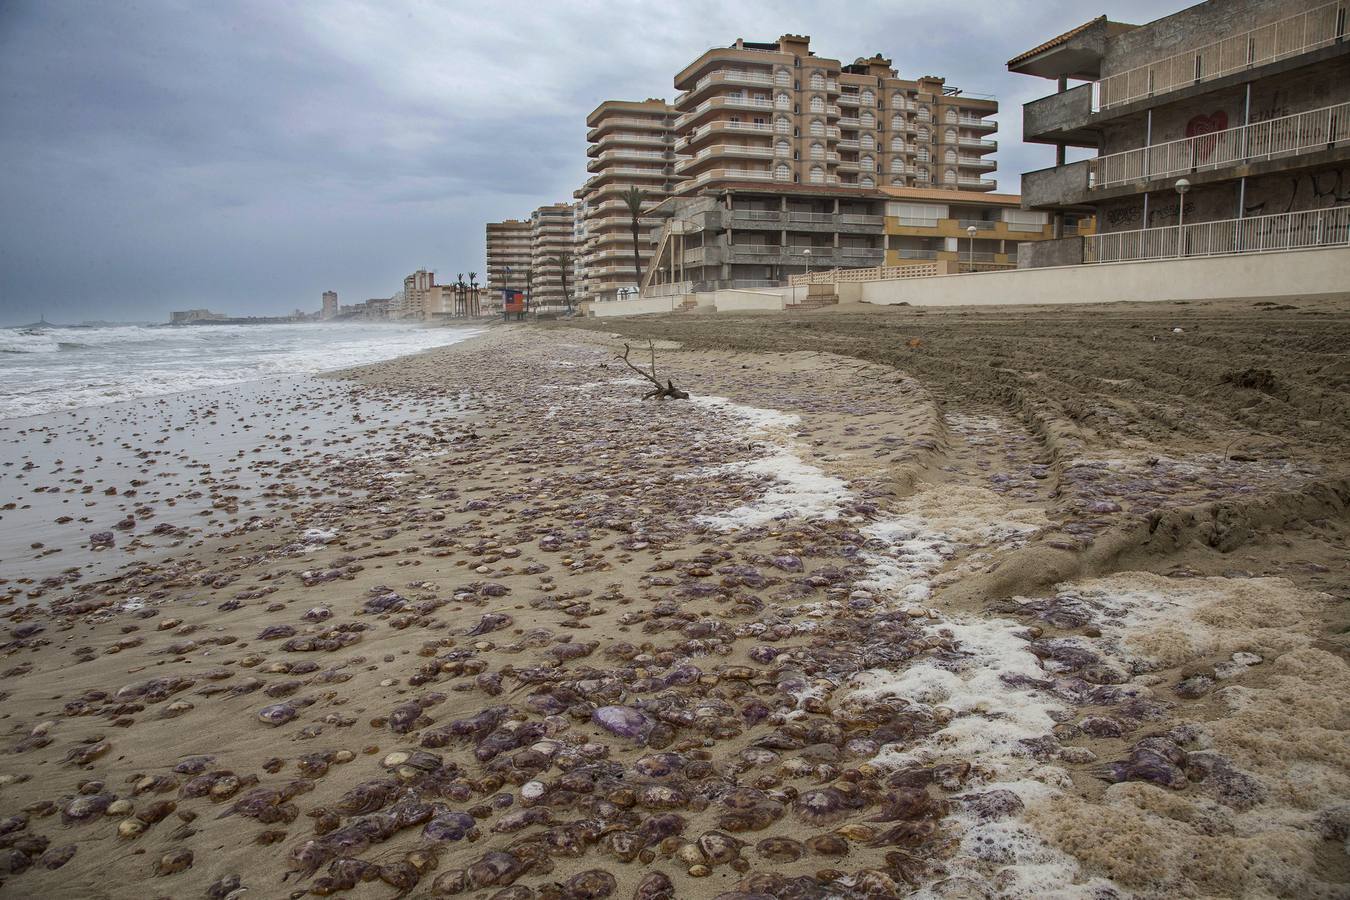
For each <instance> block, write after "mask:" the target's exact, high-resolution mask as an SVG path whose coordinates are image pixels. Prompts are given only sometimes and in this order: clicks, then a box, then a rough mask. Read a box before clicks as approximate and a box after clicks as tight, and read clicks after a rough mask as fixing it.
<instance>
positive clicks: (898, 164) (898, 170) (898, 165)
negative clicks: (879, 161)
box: [891, 156, 905, 175]
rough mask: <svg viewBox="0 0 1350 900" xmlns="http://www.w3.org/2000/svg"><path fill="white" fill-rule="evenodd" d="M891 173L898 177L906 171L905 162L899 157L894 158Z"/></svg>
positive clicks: (892, 158)
mask: <svg viewBox="0 0 1350 900" xmlns="http://www.w3.org/2000/svg"><path fill="white" fill-rule="evenodd" d="M891 171H892V172H893V173H895V174H896V175H903V174H904V171H905V161H904V160H903V159H901V158H900V157H898V156H892V157H891Z"/></svg>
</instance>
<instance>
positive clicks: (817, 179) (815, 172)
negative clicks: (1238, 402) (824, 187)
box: [811, 166, 825, 184]
mask: <svg viewBox="0 0 1350 900" xmlns="http://www.w3.org/2000/svg"><path fill="white" fill-rule="evenodd" d="M811 183H812V184H824V183H825V170H824V169H823V168H821V167H820V166H812V167H811Z"/></svg>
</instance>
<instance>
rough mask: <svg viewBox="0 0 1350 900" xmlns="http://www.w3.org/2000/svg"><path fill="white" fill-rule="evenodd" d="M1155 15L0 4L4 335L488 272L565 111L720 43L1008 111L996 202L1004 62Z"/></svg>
mask: <svg viewBox="0 0 1350 900" xmlns="http://www.w3.org/2000/svg"><path fill="white" fill-rule="evenodd" d="M1187 5H1189V4H1187V3H1184V2H1175V0H1114V2H1110V0H1102V2H1093V3H1081V2H1041V0H1003V2H997V3H994V2H986V0H971V2H966V3H956V2H951V0H931V2H930V0H908V2H903V3H901V2H895V0H881V2H875V3H862V2H854V3H842V4H825V3H821V2H819V0H815V2H795V0H774V2H759V0H755V2H734V0H733V2H700V0H681V2H659V3H658V2H631V3H596V2H569V3H557V4H555V3H551V2H548V0H530V2H515V0H505V2H503V0H496V2H477V3H463V2H436V0H381V2H354V0H342V2H317V0H315V2H304V0H297V2H277V0H259V2H251V0H243V2H240V0H212V2H202V0H181V2H173V0H135V2H132V0H89V2H83V3H81V2H73V0H0V323H11V324H12V323H16V322H27V321H31V320H34V319H36V318H37V316H38V315H39V313H45V314H46V316H47V317H48V318H49V319H52V320H54V321H78V320H81V319H153V320H160V319H163V318H165V317H166V314H167V312H168V311H169V310H170V309H181V308H186V307H196V306H209V307H211V308H212V309H216V310H218V311H224V312H231V313H241V314H242V313H264V314H265V313H277V312H284V311H289V310H291V309H293V308H295V307H297V306H299V307H303V308H307V309H308V308H317V307H318V306H319V295H320V294H321V292H323V291H324V290H327V289H333V290H336V291H338V294H339V296H340V297H341V299H342V301H343V302H353V301H360V300H364V299H366V298H368V297H380V296H384V297H387V296H389V295H390V294H391V293H393V292H394V291H395V290H397V289H398V288H399V287H400V286H401V284H402V278H403V276H404V275H405V274H406V273H408V272H410V271H412V270H414V269H416V268H419V267H427V268H432V269H434V270H435V271H436V272H437V273H438V275H440V280H442V281H446V280H451V279H453V277H454V275H455V274H456V273H458V272H466V273H467V272H468V271H470V270H476V271H479V272H481V271H482V270H483V265H484V264H483V224H484V222H486V221H488V220H495V219H503V218H508V217H519V216H522V215H526V214H528V213H529V211H530V210H531V209H533V208H534V207H535V206H538V205H540V204H542V203H546V202H554V201H558V200H567V199H570V198H571V193H572V191H573V189H575V188H576V187H577V186H579V185H580V183H581V182H582V181H583V180H584V179H585V177H586V173H585V132H586V128H585V121H584V120H585V116H586V114H587V113H588V112H589V111H590V110H591V109H593V108H594V107H595V105H596V104H597V103H598V102H599V101H601V100H604V99H609V98H619V99H642V98H645V97H665V98H667V99H670V98H672V97H673V95H674V93H675V92H674V90H673V88H672V86H671V81H672V78H673V76H674V74H675V72H676V71H678V70H679V69H680V68H681V67H682V66H684V65H685V64H687V63H688V62H690V61H691V60H692V59H694V58H695V57H696V56H698V55H699V54H700V53H702V52H703V51H704V50H706V49H707V48H709V47H712V46H719V45H725V44H729V43H731V42H732V41H734V40H735V39H736V38H737V37H744V38H746V39H748V40H758V41H771V40H774V39H775V38H777V37H778V35H779V34H781V33H784V32H791V33H799V34H809V35H810V36H811V46H812V49H813V50H815V51H816V52H817V53H819V54H820V55H822V56H828V57H834V58H839V59H842V60H844V61H845V62H851V61H852V60H853V59H854V58H856V57H858V56H866V55H870V54H871V53H873V52H878V51H879V52H881V53H883V54H884V55H886V56H889V57H891V58H892V59H893V60H894V61H895V65H896V67H897V68H898V69H899V71H900V74H901V76H903V77H906V78H913V77H915V76H918V75H923V74H934V75H943V76H946V78H947V82H948V84H949V85H954V86H957V87H960V88H963V89H966V90H969V91H974V92H981V93H989V94H994V95H996V96H997V97H998V99H999V101H1000V102H1001V104H1002V108H1003V112H1002V113H1001V114H1000V115H999V121H1000V127H999V133H998V135H997V138H998V139H999V152H998V155H997V157H996V158H997V160H998V164H999V167H998V172H997V173H996V177H997V178H998V181H999V189H1000V190H1002V191H1009V192H1015V191H1016V190H1017V187H1018V183H1019V181H1018V176H1019V175H1020V173H1021V172H1023V171H1026V170H1028V169H1036V168H1042V167H1044V166H1047V165H1050V164H1051V163H1052V162H1053V151H1052V150H1051V149H1050V148H1048V147H1040V146H1023V145H1022V144H1021V112H1020V106H1021V104H1022V103H1024V102H1026V101H1027V100H1030V99H1033V98H1035V97H1038V96H1042V95H1044V94H1046V93H1049V92H1051V91H1052V90H1053V86H1052V84H1051V83H1050V82H1047V81H1042V80H1040V79H1034V78H1028V77H1025V76H1012V75H1009V74H1008V73H1007V71H1006V70H1005V68H1004V63H1005V62H1006V61H1007V60H1008V59H1009V58H1011V57H1012V56H1014V55H1016V54H1018V53H1020V52H1022V51H1024V50H1027V49H1030V48H1031V47H1033V46H1035V45H1036V44H1038V43H1040V42H1041V41H1043V40H1045V39H1047V38H1049V37H1052V36H1054V35H1056V34H1058V33H1060V32H1062V31H1064V30H1067V29H1068V28H1070V27H1072V26H1074V25H1077V24H1080V23H1081V22H1083V21H1086V20H1087V19H1090V18H1092V17H1094V16H1096V15H1099V14H1101V13H1106V14H1108V15H1110V16H1111V17H1112V18H1113V19H1117V20H1124V21H1131V22H1144V21H1148V20H1150V19H1154V18H1157V17H1158V16H1160V15H1166V14H1168V13H1170V12H1174V11H1176V10H1177V9H1181V8H1183V7H1184V6H1187Z"/></svg>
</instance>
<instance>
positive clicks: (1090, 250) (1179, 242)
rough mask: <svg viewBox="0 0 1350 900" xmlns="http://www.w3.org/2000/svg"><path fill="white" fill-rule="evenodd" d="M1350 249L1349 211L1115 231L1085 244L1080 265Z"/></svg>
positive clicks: (1315, 211)
mask: <svg viewBox="0 0 1350 900" xmlns="http://www.w3.org/2000/svg"><path fill="white" fill-rule="evenodd" d="M1345 246H1350V206H1340V207H1331V208H1328V209H1312V210H1307V211H1305V212H1293V213H1276V214H1274V215H1269V216H1248V217H1247V218H1243V219H1220V220H1218V221H1215V222H1197V223H1195V224H1194V225H1169V226H1165V227H1162V228H1142V229H1138V230H1135V231H1113V232H1109V233H1107V234H1091V235H1087V236H1086V237H1084V238H1083V261H1084V262H1090V263H1105V262H1125V261H1129V260H1147V259H1176V258H1179V257H1191V256H1224V255H1228V254H1236V253H1265V252H1270V251H1274V250H1307V249H1312V248H1316V247H1345Z"/></svg>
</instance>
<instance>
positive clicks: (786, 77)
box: [773, 69, 792, 87]
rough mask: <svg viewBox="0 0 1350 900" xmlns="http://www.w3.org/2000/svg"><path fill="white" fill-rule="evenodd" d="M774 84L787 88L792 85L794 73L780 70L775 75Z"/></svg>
mask: <svg viewBox="0 0 1350 900" xmlns="http://www.w3.org/2000/svg"><path fill="white" fill-rule="evenodd" d="M773 83H774V84H776V85H778V86H779V87H787V86H788V85H789V84H791V83H792V73H791V72H789V71H788V70H787V69H779V70H778V71H777V72H774V73H773Z"/></svg>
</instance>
